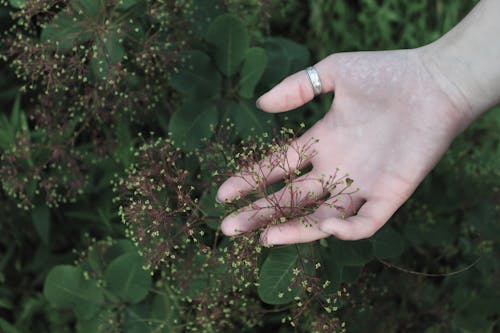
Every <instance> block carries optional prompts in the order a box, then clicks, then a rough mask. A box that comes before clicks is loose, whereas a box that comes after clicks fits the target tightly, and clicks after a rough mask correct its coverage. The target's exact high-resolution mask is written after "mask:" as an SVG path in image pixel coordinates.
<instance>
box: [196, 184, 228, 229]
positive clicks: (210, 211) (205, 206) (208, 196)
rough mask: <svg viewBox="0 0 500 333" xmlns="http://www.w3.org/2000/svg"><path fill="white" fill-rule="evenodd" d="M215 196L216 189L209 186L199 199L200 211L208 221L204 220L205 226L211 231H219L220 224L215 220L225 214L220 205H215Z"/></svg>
mask: <svg viewBox="0 0 500 333" xmlns="http://www.w3.org/2000/svg"><path fill="white" fill-rule="evenodd" d="M216 194H217V187H215V186H211V187H210V188H208V189H207V190H206V191H205V192H204V193H203V195H202V196H201V198H200V202H199V205H200V209H201V210H203V212H204V213H205V214H207V215H206V216H207V217H208V219H207V220H206V223H207V225H208V226H209V227H210V229H212V230H220V222H219V221H218V220H216V219H210V218H218V217H220V216H222V214H224V213H225V209H224V207H223V206H222V205H220V204H218V203H216V201H215V195H216Z"/></svg>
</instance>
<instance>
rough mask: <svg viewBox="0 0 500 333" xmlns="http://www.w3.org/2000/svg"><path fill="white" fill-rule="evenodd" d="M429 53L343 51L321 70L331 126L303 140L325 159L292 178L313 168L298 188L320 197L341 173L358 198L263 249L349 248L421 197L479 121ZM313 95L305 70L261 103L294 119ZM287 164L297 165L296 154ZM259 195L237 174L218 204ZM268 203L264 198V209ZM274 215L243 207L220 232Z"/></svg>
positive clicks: (276, 235)
mask: <svg viewBox="0 0 500 333" xmlns="http://www.w3.org/2000/svg"><path fill="white" fill-rule="evenodd" d="M420 52H421V50H420V49H413V50H396V51H381V52H353V53H339V54H333V55H331V56H329V57H327V58H325V59H324V60H322V61H321V62H319V63H318V64H316V65H315V68H316V69H317V71H318V73H319V76H320V79H321V82H322V86H323V93H332V92H335V98H334V101H333V104H332V106H331V108H330V110H329V111H328V112H327V113H326V114H325V116H324V117H323V119H321V120H320V121H318V122H317V123H316V124H315V125H314V126H313V127H311V128H310V129H309V130H308V131H307V132H306V133H304V134H303V135H302V136H301V137H300V138H298V139H296V142H294V144H296V145H300V144H304V143H306V142H308V141H309V140H311V138H316V139H319V142H317V143H316V144H315V145H314V150H315V151H316V153H315V154H314V155H313V156H312V157H311V158H310V159H309V160H306V161H303V162H301V163H295V165H294V163H291V167H290V168H291V169H292V170H286V171H287V172H293V171H294V170H293V169H295V168H303V167H305V166H306V165H307V164H308V163H311V164H312V170H311V171H310V172H308V173H307V174H304V175H302V176H300V177H299V178H298V179H297V180H296V181H294V182H295V184H296V186H297V187H298V188H299V189H301V190H303V191H304V192H307V193H310V192H312V193H313V195H316V196H321V195H324V193H319V192H321V188H318V186H314V185H312V181H311V180H312V179H317V178H320V177H321V175H331V174H335V172H336V168H339V172H340V173H348V174H349V177H350V178H352V179H353V180H354V184H355V186H356V187H358V188H359V191H357V192H356V193H353V194H352V195H351V198H350V199H351V201H350V202H349V207H346V210H345V211H343V212H341V211H339V210H338V209H335V208H330V207H328V206H320V207H319V208H318V209H317V210H316V211H315V212H313V213H312V214H311V215H310V216H309V217H310V219H311V220H313V221H316V223H313V224H312V226H310V227H305V226H304V225H303V223H301V222H300V221H299V220H298V219H293V220H290V221H287V222H286V223H282V224H274V225H269V226H268V228H266V229H265V231H264V233H263V235H262V237H261V242H263V243H266V244H292V243H302V242H310V241H314V240H317V239H320V238H324V237H328V236H330V235H333V236H335V237H337V238H339V239H344V240H357V239H363V238H367V237H371V236H372V235H373V234H374V233H375V232H376V231H377V230H378V229H380V228H381V227H382V226H383V225H384V224H385V223H386V222H387V220H388V219H389V218H390V217H391V216H392V215H393V214H394V212H395V211H396V210H397V209H398V208H399V207H400V206H401V205H402V204H403V203H404V202H405V201H406V200H407V199H408V197H409V196H410V195H411V194H412V193H413V192H414V191H415V189H416V188H417V186H418V185H419V184H420V182H421V181H422V180H423V178H424V177H425V176H426V175H427V174H428V173H429V171H430V170H431V169H432V168H433V167H434V165H435V164H436V163H437V162H438V160H439V159H440V157H441V156H442V155H443V153H444V152H445V150H446V149H447V148H448V146H449V144H450V143H451V141H452V140H453V138H454V137H455V136H456V135H457V134H459V133H460V132H461V131H462V130H463V129H464V128H465V127H466V126H467V125H468V124H469V122H470V121H472V119H471V117H468V116H467V114H468V113H467V112H466V111H467V110H466V109H467V103H463V101H461V100H460V99H458V98H455V97H454V96H456V95H457V94H456V92H455V91H453V85H452V84H451V83H450V84H443V82H446V80H445V79H444V80H443V77H442V76H441V77H440V76H439V73H437V72H436V71H433V70H432V69H431V68H432V67H430V66H427V64H426V63H425V62H424V60H423V58H422V57H421V53H420ZM438 82H439V83H438ZM313 97H314V94H313V90H312V86H311V83H310V81H309V78H308V76H307V73H306V72H305V71H301V72H298V73H296V74H294V75H292V76H290V77H288V78H286V79H285V80H284V81H283V82H281V83H280V84H278V85H277V86H276V87H274V88H273V89H272V90H270V91H269V92H267V93H266V94H264V95H263V96H262V97H261V98H260V99H259V100H258V105H259V107H260V108H261V109H262V110H264V111H266V112H271V113H273V112H285V111H289V110H292V109H294V108H297V107H299V106H301V105H303V104H304V103H307V102H308V101H310V100H311V99H312V98H313ZM292 146H293V145H292ZM288 158H289V159H292V160H293V159H295V160H297V158H298V157H297V154H296V153H295V152H294V151H289V152H288ZM269 171H270V177H268V178H267V180H268V181H269V182H275V181H277V180H279V178H280V177H283V176H284V175H285V172H284V171H283V170H281V169H280V170H269ZM251 189H252V179H245V176H244V175H240V176H234V177H231V178H229V179H228V180H226V181H225V182H224V183H223V184H222V185H221V186H220V188H219V190H218V193H217V198H218V200H219V201H220V202H224V201H226V200H231V199H233V198H235V197H236V196H238V195H245V194H247V193H248V192H249V191H250V190H251ZM283 191H284V189H283V190H282V193H283ZM282 197H283V200H285V201H286V200H289V198H288V199H287V196H286V195H285V196H282ZM265 202H266V200H265V198H264V199H260V200H259V201H257V202H256V203H255V205H256V206H255V207H259V205H263V204H265ZM343 213H344V214H346V216H341V215H342V214H343ZM265 216H269V214H267V215H265ZM265 216H264V215H257V214H255V212H253V214H252V210H251V209H250V210H249V209H248V208H247V209H241V210H240V211H239V212H237V213H236V215H234V214H232V215H229V216H228V217H226V218H225V219H224V220H223V222H222V225H221V228H222V231H223V232H224V234H226V235H236V234H239V233H242V232H245V231H248V230H251V229H254V228H257V227H261V226H262V225H265V224H266V222H268V221H266V218H265ZM344 217H345V218H344Z"/></svg>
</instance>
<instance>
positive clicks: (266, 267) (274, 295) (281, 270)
mask: <svg viewBox="0 0 500 333" xmlns="http://www.w3.org/2000/svg"><path fill="white" fill-rule="evenodd" d="M297 258H298V254H297V250H296V249H295V247H294V246H287V247H281V248H274V249H271V251H270V252H269V255H268V256H267V258H266V260H265V261H264V264H263V265H262V268H261V270H260V276H259V287H258V290H257V291H258V293H259V297H260V299H261V300H262V301H263V302H266V303H268V304H286V303H289V302H291V301H292V300H293V299H294V297H295V296H297V295H298V293H299V289H298V288H296V287H295V286H292V283H293V278H294V275H293V269H294V268H295V266H296V263H297Z"/></svg>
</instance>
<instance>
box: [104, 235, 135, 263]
mask: <svg viewBox="0 0 500 333" xmlns="http://www.w3.org/2000/svg"><path fill="white" fill-rule="evenodd" d="M126 253H137V248H136V247H135V246H134V244H133V243H132V242H131V241H130V240H128V239H118V240H116V241H115V244H113V245H111V246H110V247H109V248H107V249H106V252H105V253H104V256H103V258H102V260H104V261H105V262H106V263H110V262H112V261H113V260H115V259H116V258H118V257H119V256H121V255H123V254H126Z"/></svg>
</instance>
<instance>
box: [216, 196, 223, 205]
mask: <svg viewBox="0 0 500 333" xmlns="http://www.w3.org/2000/svg"><path fill="white" fill-rule="evenodd" d="M215 201H216V202H217V203H219V204H221V205H222V201H220V200H219V198H218V197H217V196H215Z"/></svg>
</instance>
